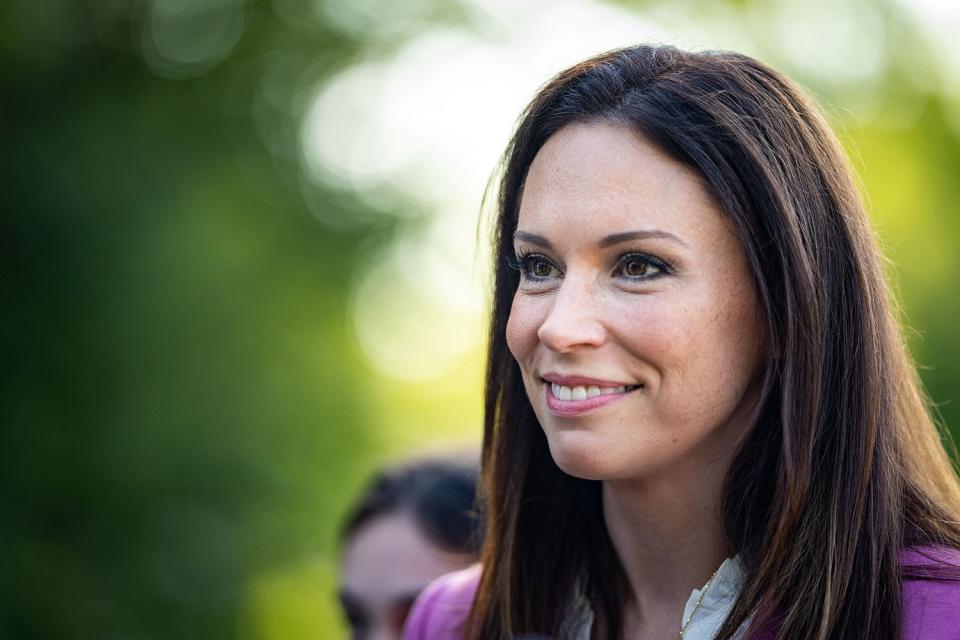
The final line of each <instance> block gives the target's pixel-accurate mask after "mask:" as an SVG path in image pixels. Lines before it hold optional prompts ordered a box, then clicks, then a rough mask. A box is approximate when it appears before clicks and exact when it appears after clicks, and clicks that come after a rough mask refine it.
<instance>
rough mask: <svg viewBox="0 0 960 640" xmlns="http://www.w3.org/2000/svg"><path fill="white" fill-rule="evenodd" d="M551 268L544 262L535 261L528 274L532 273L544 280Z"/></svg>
mask: <svg viewBox="0 0 960 640" xmlns="http://www.w3.org/2000/svg"><path fill="white" fill-rule="evenodd" d="M552 268H553V267H551V266H550V263H549V262H546V261H544V260H535V261H534V262H533V265H532V268H531V269H530V273H532V274H533V275H535V276H536V277H538V278H546V277H547V276H549V275H550V271H551V269H552Z"/></svg>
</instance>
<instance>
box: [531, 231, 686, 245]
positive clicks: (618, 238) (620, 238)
mask: <svg viewBox="0 0 960 640" xmlns="http://www.w3.org/2000/svg"><path fill="white" fill-rule="evenodd" d="M645 238H663V239H665V240H672V241H674V242H676V243H677V244H681V245H683V246H684V247H685V246H687V243H686V242H684V241H683V240H681V239H680V238H678V237H677V236H675V235H673V234H672V233H670V232H668V231H660V230H659V229H641V230H638V231H624V232H623V233H614V234H611V235H609V236H605V237H603V238H601V239H600V242H599V243H598V245H599V246H600V248H601V249H604V248H606V247H611V246H613V245H615V244H620V243H622V242H628V241H630V240H642V239H645ZM513 239H514V240H522V241H524V242H529V243H530V244H532V245H536V246H538V247H543V248H544V249H553V245H552V244H550V241H549V240H547V239H546V238H544V237H543V236H538V235H537V234H535V233H527V232H526V231H517V232H515V233H514V234H513Z"/></svg>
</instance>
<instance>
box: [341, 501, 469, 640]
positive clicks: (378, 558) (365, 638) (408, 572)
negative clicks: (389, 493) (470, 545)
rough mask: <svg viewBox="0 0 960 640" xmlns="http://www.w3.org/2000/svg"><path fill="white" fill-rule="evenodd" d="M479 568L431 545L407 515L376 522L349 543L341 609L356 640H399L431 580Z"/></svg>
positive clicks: (380, 518)
mask: <svg viewBox="0 0 960 640" xmlns="http://www.w3.org/2000/svg"><path fill="white" fill-rule="evenodd" d="M474 562H476V556H474V555H473V554H458V553H448V552H446V551H443V550H441V549H439V548H438V547H437V546H436V545H434V544H432V543H431V542H430V541H429V540H427V538H426V537H424V535H423V534H422V533H421V532H420V530H419V529H418V528H417V525H416V524H415V523H414V522H413V520H412V518H411V517H410V516H408V515H406V514H404V513H393V514H387V515H382V516H378V517H376V518H374V519H373V520H371V521H370V522H368V523H367V524H365V525H363V526H362V527H361V528H360V529H359V530H357V532H356V533H354V534H353V535H352V536H351V537H350V538H349V539H348V541H347V543H346V545H345V547H344V551H343V557H342V565H341V571H340V575H341V585H340V605H341V607H342V609H343V612H344V614H345V615H346V617H347V620H348V622H349V624H350V629H351V637H352V638H354V639H355V640H400V637H401V633H402V631H403V623H404V621H405V620H406V618H407V614H408V613H409V611H410V606H411V605H412V604H413V601H414V599H415V598H416V597H417V595H418V594H419V593H420V592H421V591H422V590H423V588H424V587H426V586H427V585H428V584H429V583H430V582H431V581H432V580H434V579H435V578H438V577H440V576H442V575H443V574H445V573H449V572H451V571H456V570H458V569H464V568H466V567H468V566H470V565H471V564H473V563H474Z"/></svg>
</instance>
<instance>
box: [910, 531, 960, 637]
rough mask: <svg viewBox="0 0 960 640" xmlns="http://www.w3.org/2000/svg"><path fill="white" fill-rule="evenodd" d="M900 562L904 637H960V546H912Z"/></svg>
mask: <svg viewBox="0 0 960 640" xmlns="http://www.w3.org/2000/svg"><path fill="white" fill-rule="evenodd" d="M900 566H901V571H902V575H903V633H902V635H901V637H902V638H903V640H960V550H958V549H952V548H950V547H938V546H923V547H909V548H906V549H904V550H903V551H901V553H900Z"/></svg>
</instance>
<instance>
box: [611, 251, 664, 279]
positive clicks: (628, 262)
mask: <svg viewBox="0 0 960 640" xmlns="http://www.w3.org/2000/svg"><path fill="white" fill-rule="evenodd" d="M667 273H669V267H667V265H666V264H665V263H664V262H663V261H662V260H659V259H657V258H654V257H653V256H648V255H645V254H642V253H631V254H627V255H625V256H622V257H621V258H620V260H619V261H618V263H617V268H616V275H618V276H620V277H623V278H627V279H628V280H633V281H640V280H643V281H646V280H651V279H653V278H658V277H660V276H663V275H666V274H667Z"/></svg>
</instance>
